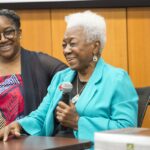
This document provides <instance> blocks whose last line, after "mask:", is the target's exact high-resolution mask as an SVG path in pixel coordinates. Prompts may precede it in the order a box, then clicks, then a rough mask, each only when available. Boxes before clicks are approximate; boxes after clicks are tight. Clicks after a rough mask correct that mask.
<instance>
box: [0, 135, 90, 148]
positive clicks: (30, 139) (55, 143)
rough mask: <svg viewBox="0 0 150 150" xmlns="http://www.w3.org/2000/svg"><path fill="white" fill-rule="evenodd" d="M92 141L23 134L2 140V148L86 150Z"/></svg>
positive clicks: (0, 143) (0, 145) (0, 144)
mask: <svg viewBox="0 0 150 150" xmlns="http://www.w3.org/2000/svg"><path fill="white" fill-rule="evenodd" d="M91 145H92V143H91V142H90V141H83V140H77V139H74V138H64V137H45V136H22V137H20V138H18V139H16V138H13V139H10V140H8V141H7V142H3V141H0V150H84V149H87V148H90V147H91Z"/></svg>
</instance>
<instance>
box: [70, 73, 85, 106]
mask: <svg viewBox="0 0 150 150" xmlns="http://www.w3.org/2000/svg"><path fill="white" fill-rule="evenodd" d="M86 83H87V82H86ZM86 83H85V84H84V85H83V86H82V88H81V89H80V90H79V77H78V76H77V87H76V92H77V94H76V95H75V96H74V97H73V98H72V100H71V101H72V103H74V104H75V103H76V102H77V101H78V99H79V96H80V94H81V93H82V91H83V89H84V88H85V86H86Z"/></svg>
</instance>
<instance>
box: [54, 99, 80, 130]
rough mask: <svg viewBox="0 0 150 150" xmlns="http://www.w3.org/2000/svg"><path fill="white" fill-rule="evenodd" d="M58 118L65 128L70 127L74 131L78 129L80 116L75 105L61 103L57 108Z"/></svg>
mask: <svg viewBox="0 0 150 150" xmlns="http://www.w3.org/2000/svg"><path fill="white" fill-rule="evenodd" d="M56 118H57V119H58V121H59V122H60V123H61V125H63V126H65V127H70V128H72V129H74V130H77V129H78V119H79V115H78V113H77V111H76V108H75V105H74V104H73V103H71V102H70V105H67V104H65V103H64V102H62V101H60V102H59V103H58V106H57V107H56Z"/></svg>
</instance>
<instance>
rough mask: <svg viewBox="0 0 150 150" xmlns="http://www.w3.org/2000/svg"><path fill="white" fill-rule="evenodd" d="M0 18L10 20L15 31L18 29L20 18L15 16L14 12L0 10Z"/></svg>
mask: <svg viewBox="0 0 150 150" xmlns="http://www.w3.org/2000/svg"><path fill="white" fill-rule="evenodd" d="M0 16H5V17H7V18H8V19H11V20H12V22H13V23H14V25H15V26H16V29H18V30H19V29H20V26H21V23H20V17H19V16H18V15H17V13H16V12H15V11H14V10H9V9H0Z"/></svg>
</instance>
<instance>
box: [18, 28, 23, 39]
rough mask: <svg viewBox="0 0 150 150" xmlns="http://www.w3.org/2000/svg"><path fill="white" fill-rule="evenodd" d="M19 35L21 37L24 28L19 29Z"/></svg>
mask: <svg viewBox="0 0 150 150" xmlns="http://www.w3.org/2000/svg"><path fill="white" fill-rule="evenodd" d="M18 36H19V37H20V38H21V36H22V29H19V30H18Z"/></svg>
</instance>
